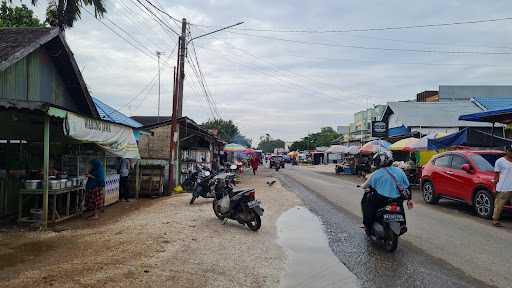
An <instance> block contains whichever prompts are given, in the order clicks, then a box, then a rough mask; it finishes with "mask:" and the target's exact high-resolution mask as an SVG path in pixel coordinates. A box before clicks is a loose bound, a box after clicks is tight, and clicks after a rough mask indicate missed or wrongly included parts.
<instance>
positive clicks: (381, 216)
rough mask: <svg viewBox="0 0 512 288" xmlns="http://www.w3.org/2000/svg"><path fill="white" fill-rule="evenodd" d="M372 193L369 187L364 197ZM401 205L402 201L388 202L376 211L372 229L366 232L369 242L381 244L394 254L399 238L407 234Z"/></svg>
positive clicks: (393, 200)
mask: <svg viewBox="0 0 512 288" xmlns="http://www.w3.org/2000/svg"><path fill="white" fill-rule="evenodd" d="M358 187H359V185H358ZM372 193H376V191H375V190H374V189H372V188H371V187H370V188H369V189H366V190H365V195H364V197H367V198H368V197H371V196H372ZM402 203H403V200H402V199H391V200H389V201H388V203H386V206H384V207H383V208H380V209H379V210H377V212H376V215H375V221H374V222H373V224H372V227H371V228H369V229H367V231H366V234H367V236H368V237H369V238H370V240H372V241H374V242H376V243H381V244H383V247H384V249H385V250H386V251H387V252H394V251H395V250H396V249H397V248H398V239H399V237H400V236H401V235H403V234H405V233H406V232H407V225H406V220H405V211H404V208H403V205H402Z"/></svg>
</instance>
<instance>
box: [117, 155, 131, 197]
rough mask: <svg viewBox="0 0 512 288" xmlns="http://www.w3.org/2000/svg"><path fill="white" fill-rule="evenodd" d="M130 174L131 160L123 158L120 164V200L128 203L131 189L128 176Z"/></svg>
mask: <svg viewBox="0 0 512 288" xmlns="http://www.w3.org/2000/svg"><path fill="white" fill-rule="evenodd" d="M129 174H130V160H129V159H126V158H121V161H120V162H119V200H124V201H126V202H128V201H129V200H128V198H129V194H130V191H129V188H128V175H129Z"/></svg>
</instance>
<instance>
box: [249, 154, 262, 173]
mask: <svg viewBox="0 0 512 288" xmlns="http://www.w3.org/2000/svg"><path fill="white" fill-rule="evenodd" d="M250 164H251V167H252V174H254V175H256V171H257V170H258V166H259V165H260V159H258V157H256V156H252V158H251V162H250Z"/></svg>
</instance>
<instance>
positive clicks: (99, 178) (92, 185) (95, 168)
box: [85, 159, 105, 219]
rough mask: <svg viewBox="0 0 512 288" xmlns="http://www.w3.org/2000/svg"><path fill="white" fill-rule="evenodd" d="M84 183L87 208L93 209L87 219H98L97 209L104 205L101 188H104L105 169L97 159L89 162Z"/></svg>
mask: <svg viewBox="0 0 512 288" xmlns="http://www.w3.org/2000/svg"><path fill="white" fill-rule="evenodd" d="M86 176H87V183H86V184H85V191H86V196H85V197H86V198H85V201H86V205H87V209H88V210H90V211H93V212H92V213H93V214H92V215H91V216H90V217H89V219H98V210H99V209H101V208H102V207H103V205H104V203H105V202H104V199H105V198H104V197H103V188H105V171H104V170H103V164H102V163H101V161H100V160H98V159H93V160H91V161H90V162H89V173H88V174H87V175H86Z"/></svg>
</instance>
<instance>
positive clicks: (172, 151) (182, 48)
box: [167, 18, 244, 193]
mask: <svg viewBox="0 0 512 288" xmlns="http://www.w3.org/2000/svg"><path fill="white" fill-rule="evenodd" d="M243 23H244V22H239V23H236V24H234V25H230V26H226V27H224V28H220V29H217V30H214V31H211V32H208V33H205V34H202V35H199V36H197V37H194V38H192V39H190V40H188V41H187V19H185V18H183V19H182V22H181V36H180V37H179V38H178V59H177V63H176V67H175V68H174V89H173V99H172V115H171V136H170V147H169V180H168V183H167V185H168V189H169V193H171V192H172V190H173V188H174V187H175V186H176V185H177V184H179V183H180V181H181V179H179V177H180V174H181V173H179V171H180V169H181V167H180V139H179V138H180V137H179V135H180V129H179V126H178V118H180V117H182V116H183V83H184V80H185V57H186V55H187V45H188V43H190V41H192V40H195V39H197V38H201V37H204V36H207V35H210V34H213V33H216V32H219V31H222V30H226V29H229V28H231V27H234V26H238V25H241V24H243Z"/></svg>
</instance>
